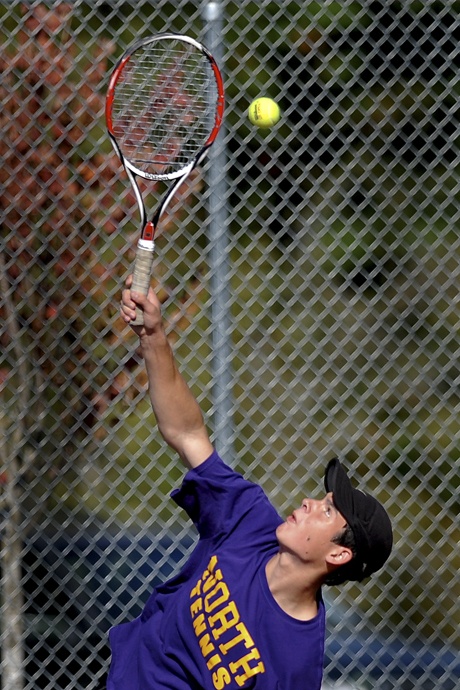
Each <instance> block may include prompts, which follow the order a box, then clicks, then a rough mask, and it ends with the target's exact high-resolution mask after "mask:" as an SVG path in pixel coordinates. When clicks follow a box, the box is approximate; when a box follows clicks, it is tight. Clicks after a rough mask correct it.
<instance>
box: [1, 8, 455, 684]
mask: <svg viewBox="0 0 460 690" xmlns="http://www.w3.org/2000/svg"><path fill="white" fill-rule="evenodd" d="M0 17H1V28H0V33H1V40H2V47H1V53H0V60H1V68H2V80H1V86H0V89H1V92H0V98H1V104H2V109H1V112H0V121H1V129H2V137H1V143H0V147H1V155H2V166H1V169H0V179H1V183H2V197H1V212H2V231H1V253H0V256H1V265H0V275H1V296H0V315H1V319H2V329H1V365H0V377H1V391H2V392H1V416H0V420H1V421H0V424H1V428H0V437H1V441H0V443H1V445H0V448H1V451H0V452H1V472H0V489H1V504H0V505H1V518H2V550H1V554H2V561H1V569H2V578H3V579H2V595H3V597H2V615H1V621H2V648H3V666H2V668H3V672H2V675H3V687H4V688H8V690H19V688H21V689H22V688H24V689H27V690H32V688H33V689H34V690H35V689H37V688H43V689H47V690H51V689H53V690H55V689H58V688H75V689H78V690H80V689H82V688H93V689H97V688H103V687H104V686H105V681H104V678H105V673H106V670H107V665H108V658H109V651H108V645H107V630H108V629H109V628H110V627H111V626H112V625H113V624H115V623H117V622H121V621H122V620H125V619H126V618H127V617H128V616H132V615H136V614H137V613H138V612H139V610H140V607H141V604H142V602H143V601H145V599H146V596H147V595H148V593H149V591H150V590H151V588H152V586H153V584H155V583H156V582H157V581H158V580H161V579H164V578H165V577H167V576H168V575H169V574H171V572H173V570H174V569H175V568H176V567H178V566H179V565H180V564H181V563H182V562H183V560H184V558H185V557H186V555H187V553H188V552H189V550H190V548H191V546H192V543H193V536H192V535H191V533H190V527H189V525H188V523H187V522H186V521H185V520H184V518H183V516H182V515H181V514H177V512H176V511H175V510H174V509H173V507H172V506H171V503H170V499H169V492H170V491H171V489H172V488H173V487H174V486H175V485H176V484H177V482H178V481H180V477H181V474H182V473H181V470H180V468H178V467H177V461H176V458H175V457H173V456H172V454H171V453H170V452H168V450H167V449H166V448H165V447H164V444H163V443H162V442H161V440H160V439H159V437H158V433H157V431H156V429H155V424H154V422H153V420H152V419H151V416H150V414H149V404H148V402H147V399H146V392H145V386H146V381H145V375H144V370H143V367H142V362H141V360H140V358H139V355H138V352H137V350H136V337H135V336H134V334H133V333H132V332H131V331H130V330H129V329H126V328H125V327H124V325H123V323H122V322H121V320H120V319H119V317H118V303H119V299H120V288H121V285H122V283H123V280H124V278H125V277H126V275H127V274H128V273H129V272H130V270H131V266H132V259H133V251H134V247H135V244H136V242H137V236H138V230H139V227H138V226H139V221H138V212H137V206H136V202H135V199H134V197H133V194H132V192H131V190H130V187H129V184H128V182H127V180H126V178H125V176H124V174H123V172H122V170H121V169H120V164H119V162H118V160H117V159H116V157H115V155H114V154H113V152H112V151H111V147H110V143H109V141H108V138H107V135H106V131H105V124H104V116H103V106H104V96H105V90H106V87H107V75H108V72H109V70H110V69H111V68H112V67H113V65H114V64H115V61H116V60H117V58H118V57H119V56H120V55H121V53H122V52H123V51H124V49H126V48H127V47H128V46H129V45H130V44H131V43H132V42H133V41H134V40H136V39H137V38H138V37H140V36H144V35H148V34H151V33H157V32H160V31H164V30H167V31H175V32H180V33H187V34H189V35H191V36H193V37H195V38H198V39H199V40H202V41H203V42H205V43H207V44H208V47H210V48H212V50H213V51H214V52H215V53H216V55H217V54H218V57H219V62H220V64H221V68H222V71H223V73H224V78H225V85H226V116H225V124H224V131H223V133H222V134H221V136H220V139H219V141H218V143H217V144H216V146H215V148H214V150H213V152H212V156H210V158H209V160H208V161H207V163H206V164H205V165H203V167H202V169H201V171H199V172H198V173H197V174H196V175H195V176H194V177H193V178H192V179H191V180H189V181H188V183H186V185H184V187H183V188H181V190H180V192H179V193H178V195H177V197H176V199H175V201H174V202H173V203H172V205H171V208H170V211H169V214H168V217H167V218H165V220H164V221H163V223H162V226H161V237H160V238H159V240H158V242H157V258H156V262H155V270H154V278H153V283H154V284H155V286H156V288H157V290H158V292H159V294H160V296H161V300H162V302H163V305H164V313H165V318H166V320H167V324H168V333H169V336H170V338H171V341H172V342H173V343H174V347H175V351H176V354H177V358H178V360H179V362H180V366H181V369H182V371H183V372H184V374H185V376H186V378H187V379H188V380H189V381H190V383H191V386H192V388H193V390H194V392H195V393H196V395H197V397H198V399H199V401H200V403H201V405H202V407H203V409H204V411H205V414H206V416H207V419H208V422H209V428H210V430H211V432H212V434H213V438H214V440H215V443H216V445H217V447H218V448H219V450H220V451H221V453H222V454H223V456H224V458H225V459H227V460H228V461H229V462H231V463H233V464H234V466H235V467H237V468H238V469H239V470H241V471H242V472H243V473H244V474H245V475H246V476H248V477H250V478H253V479H255V480H257V481H260V482H261V483H262V485H263V486H264V488H265V489H266V490H267V492H268V493H269V494H270V496H271V497H272V499H273V501H274V502H275V504H276V505H277V507H278V508H279V510H280V511H281V512H286V511H288V510H289V509H290V508H292V507H293V506H294V505H295V504H296V503H297V502H298V501H299V500H300V498H301V497H302V496H304V495H305V494H309V493H314V492H318V491H321V486H320V485H321V483H322V474H323V470H324V464H325V462H326V460H327V459H329V458H330V457H332V456H334V455H339V456H341V457H342V458H343V459H344V462H345V463H346V465H347V466H348V467H349V468H350V471H351V474H352V476H353V477H354V479H355V480H356V481H359V482H361V483H362V485H363V486H366V487H368V488H369V489H370V490H372V491H373V492H375V494H376V495H378V496H379V497H380V499H381V500H382V501H383V502H384V503H385V504H386V506H387V507H388V510H389V512H390V513H391V515H392V517H393V520H394V525H395V537H396V544H395V549H394V552H393V554H392V557H391V559H390V562H389V564H388V566H387V567H386V568H385V570H384V572H382V573H381V574H379V576H378V577H374V578H373V579H372V580H371V581H370V583H369V584H368V585H367V586H366V587H364V588H363V587H361V586H360V587H359V588H358V587H355V586H353V585H347V586H345V587H344V588H342V589H340V590H335V589H334V588H331V589H329V590H328V591H327V592H326V597H327V600H328V605H329V611H330V615H329V635H330V636H329V638H328V643H327V653H326V669H325V687H326V686H328V687H329V686H333V687H341V688H345V687H347V688H353V689H355V690H365V689H369V688H376V687H378V688H380V690H392V689H393V688H398V690H409V689H412V688H417V689H421V688H422V689H425V690H431V689H435V688H436V689H439V690H440V689H441V688H442V689H443V690H449V689H451V690H453V688H455V687H458V685H459V683H460V671H459V663H458V655H459V646H460V637H459V623H460V614H459V609H458V595H459V577H458V571H459V567H460V557H459V553H458V542H459V536H460V533H459V526H458V514H459V505H458V497H457V495H458V488H459V473H458V466H459V445H458V440H459V433H458V429H459V414H460V397H459V396H460V393H459V385H460V365H459V355H460V347H459V332H460V314H459V309H458V306H459V297H458V293H459V286H460V240H459V199H460V158H459V135H458V120H459V105H458V103H459V95H460V81H459V79H458V73H459V67H460V49H459V45H460V40H459V39H460V2H452V1H449V2H435V1H430V2H410V1H409V0H407V1H405V2H390V1H381V2H362V3H358V2H352V1H350V0H344V1H343V2H332V1H327V2H323V3H321V2H310V1H309V0H305V1H304V2H297V3H296V2H284V1H281V2H267V1H265V0H259V1H258V2H248V1H247V0H242V1H241V2H227V1H222V2H184V1H182V0H177V1H176V2H164V1H163V0H158V1H156V2H143V1H142V0H141V1H139V2H136V3H127V2H119V1H116V0H115V1H110V2H101V1H100V0H94V1H93V2H80V0H76V1H75V2H68V3H62V2H30V1H29V2H16V1H14V0H13V1H11V2H5V1H3V2H1V3H0ZM259 95H266V96H269V97H272V98H274V99H275V100H276V101H277V102H278V103H279V104H280V106H281V109H282V113H283V114H282V119H281V122H280V123H279V124H278V125H277V126H276V127H274V128H272V129H269V130H258V129H256V128H254V127H253V126H252V125H250V123H249V122H248V119H247V117H246V112H247V108H248V106H249V103H250V102H251V100H252V99H253V98H255V97H257V96H259ZM161 191H162V190H161V189H160V188H159V187H158V186H154V187H153V188H152V189H151V190H149V193H150V196H149V206H150V207H152V206H153V205H154V204H155V203H156V201H157V200H158V198H159V195H160V193H161Z"/></svg>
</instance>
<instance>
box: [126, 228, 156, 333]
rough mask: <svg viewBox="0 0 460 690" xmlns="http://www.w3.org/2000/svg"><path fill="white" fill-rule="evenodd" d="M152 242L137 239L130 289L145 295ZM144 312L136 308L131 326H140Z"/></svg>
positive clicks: (149, 273) (150, 274) (147, 286)
mask: <svg viewBox="0 0 460 690" xmlns="http://www.w3.org/2000/svg"><path fill="white" fill-rule="evenodd" d="M154 249H155V244H154V242H152V241H150V240H139V242H138V244H137V250H136V259H135V261H134V271H133V282H132V284H131V290H132V291H133V292H140V293H141V294H142V295H146V294H147V293H148V291H149V287H150V279H151V276H152V266H153V251H154ZM143 323H144V314H143V312H142V310H141V309H136V318H135V319H134V321H131V326H142V325H143Z"/></svg>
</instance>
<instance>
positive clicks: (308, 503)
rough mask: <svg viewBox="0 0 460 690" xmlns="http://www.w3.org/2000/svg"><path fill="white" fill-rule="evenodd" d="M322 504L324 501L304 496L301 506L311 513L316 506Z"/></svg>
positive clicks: (318, 506)
mask: <svg viewBox="0 0 460 690" xmlns="http://www.w3.org/2000/svg"><path fill="white" fill-rule="evenodd" d="M321 504H322V501H319V500H317V499H316V498H304V499H303V501H302V503H301V506H302V509H303V510H304V511H305V512H307V513H311V512H312V511H313V510H315V509H316V508H320V507H321Z"/></svg>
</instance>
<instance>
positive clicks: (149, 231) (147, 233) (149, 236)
mask: <svg viewBox="0 0 460 690" xmlns="http://www.w3.org/2000/svg"><path fill="white" fill-rule="evenodd" d="M154 235H155V226H154V224H153V223H152V221H151V220H149V221H147V223H146V224H145V226H144V229H143V231H142V239H143V240H146V241H147V242H153V236H154Z"/></svg>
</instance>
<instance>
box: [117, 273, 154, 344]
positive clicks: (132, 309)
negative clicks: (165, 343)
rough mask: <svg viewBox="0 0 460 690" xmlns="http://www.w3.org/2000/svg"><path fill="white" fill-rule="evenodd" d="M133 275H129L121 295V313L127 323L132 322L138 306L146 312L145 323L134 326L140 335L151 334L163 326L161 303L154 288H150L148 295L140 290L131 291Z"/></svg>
mask: <svg viewBox="0 0 460 690" xmlns="http://www.w3.org/2000/svg"><path fill="white" fill-rule="evenodd" d="M132 282H133V277H132V276H128V278H127V279H126V283H125V285H126V287H125V289H124V290H123V292H122V295H121V307H120V315H121V318H122V319H123V321H125V323H128V324H129V323H131V321H133V320H134V319H135V317H136V307H138V308H139V309H141V311H142V312H143V314H144V324H143V325H142V326H133V327H132V328H133V330H134V331H135V333H137V334H138V335H149V334H152V333H154V332H155V331H158V330H160V329H161V328H162V317H161V305H160V301H159V300H158V297H157V296H156V295H155V293H154V291H153V290H152V288H149V292H148V294H147V295H143V294H141V293H139V292H137V293H131V290H130V288H131V284H132Z"/></svg>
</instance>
